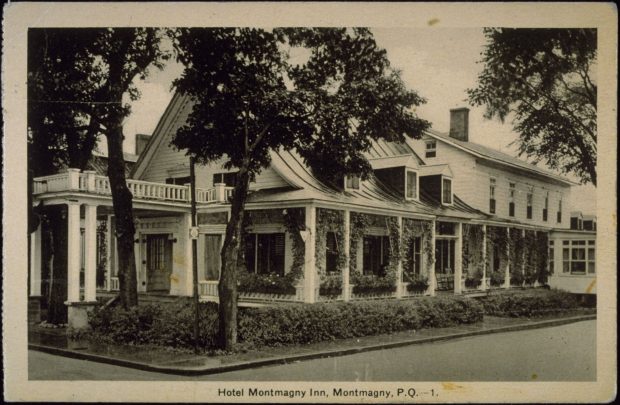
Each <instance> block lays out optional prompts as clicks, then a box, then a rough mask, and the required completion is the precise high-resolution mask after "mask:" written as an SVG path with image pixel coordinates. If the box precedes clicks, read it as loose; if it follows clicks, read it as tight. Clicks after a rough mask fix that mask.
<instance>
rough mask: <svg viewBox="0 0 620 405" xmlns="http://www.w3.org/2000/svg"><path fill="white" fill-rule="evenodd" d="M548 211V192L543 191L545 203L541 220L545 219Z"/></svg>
mask: <svg viewBox="0 0 620 405" xmlns="http://www.w3.org/2000/svg"><path fill="white" fill-rule="evenodd" d="M548 212H549V192H548V191H547V192H546V193H545V205H544V206H543V213H542V218H543V221H545V222H546V221H547V213H548Z"/></svg>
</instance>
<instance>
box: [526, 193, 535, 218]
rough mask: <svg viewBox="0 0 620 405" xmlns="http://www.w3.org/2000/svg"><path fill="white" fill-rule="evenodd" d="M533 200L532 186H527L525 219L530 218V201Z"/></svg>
mask: <svg viewBox="0 0 620 405" xmlns="http://www.w3.org/2000/svg"><path fill="white" fill-rule="evenodd" d="M533 200H534V190H533V188H532V187H530V188H529V190H528V192H527V208H526V217H527V219H532V203H533Z"/></svg>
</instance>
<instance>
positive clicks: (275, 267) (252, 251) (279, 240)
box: [245, 233, 284, 275]
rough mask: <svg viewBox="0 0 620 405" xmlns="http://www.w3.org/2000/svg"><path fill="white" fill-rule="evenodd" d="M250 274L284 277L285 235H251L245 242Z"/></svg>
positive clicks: (246, 259) (246, 261)
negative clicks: (271, 274) (272, 274)
mask: <svg viewBox="0 0 620 405" xmlns="http://www.w3.org/2000/svg"><path fill="white" fill-rule="evenodd" d="M245 264H246V267H247V269H248V271H249V272H250V273H258V274H270V273H276V274H279V275H284V233H250V234H248V235H247V236H246V240H245Z"/></svg>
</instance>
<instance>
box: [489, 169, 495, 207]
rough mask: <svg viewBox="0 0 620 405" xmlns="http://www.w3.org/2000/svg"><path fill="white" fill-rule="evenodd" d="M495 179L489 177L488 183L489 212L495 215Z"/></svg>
mask: <svg viewBox="0 0 620 405" xmlns="http://www.w3.org/2000/svg"><path fill="white" fill-rule="evenodd" d="M495 184H496V182H495V179H494V178H492V177H491V180H490V183H489V212H490V213H491V214H495Z"/></svg>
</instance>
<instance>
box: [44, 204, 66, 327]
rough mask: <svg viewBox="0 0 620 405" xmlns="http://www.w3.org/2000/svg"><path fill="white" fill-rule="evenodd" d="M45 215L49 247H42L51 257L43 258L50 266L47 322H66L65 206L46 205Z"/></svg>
mask: <svg viewBox="0 0 620 405" xmlns="http://www.w3.org/2000/svg"><path fill="white" fill-rule="evenodd" d="M46 211H47V217H48V219H49V226H50V229H49V233H48V232H45V233H46V234H47V235H48V238H46V239H47V242H48V243H50V245H51V246H50V247H51V249H44V251H47V252H49V251H50V250H51V257H49V258H43V260H49V261H50V262H51V263H52V265H51V266H50V285H49V295H48V297H47V298H48V306H47V322H48V323H54V324H60V323H67V306H66V305H65V301H67V253H68V252H67V236H68V235H67V207H66V206H64V205H55V206H51V207H47V210H46Z"/></svg>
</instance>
